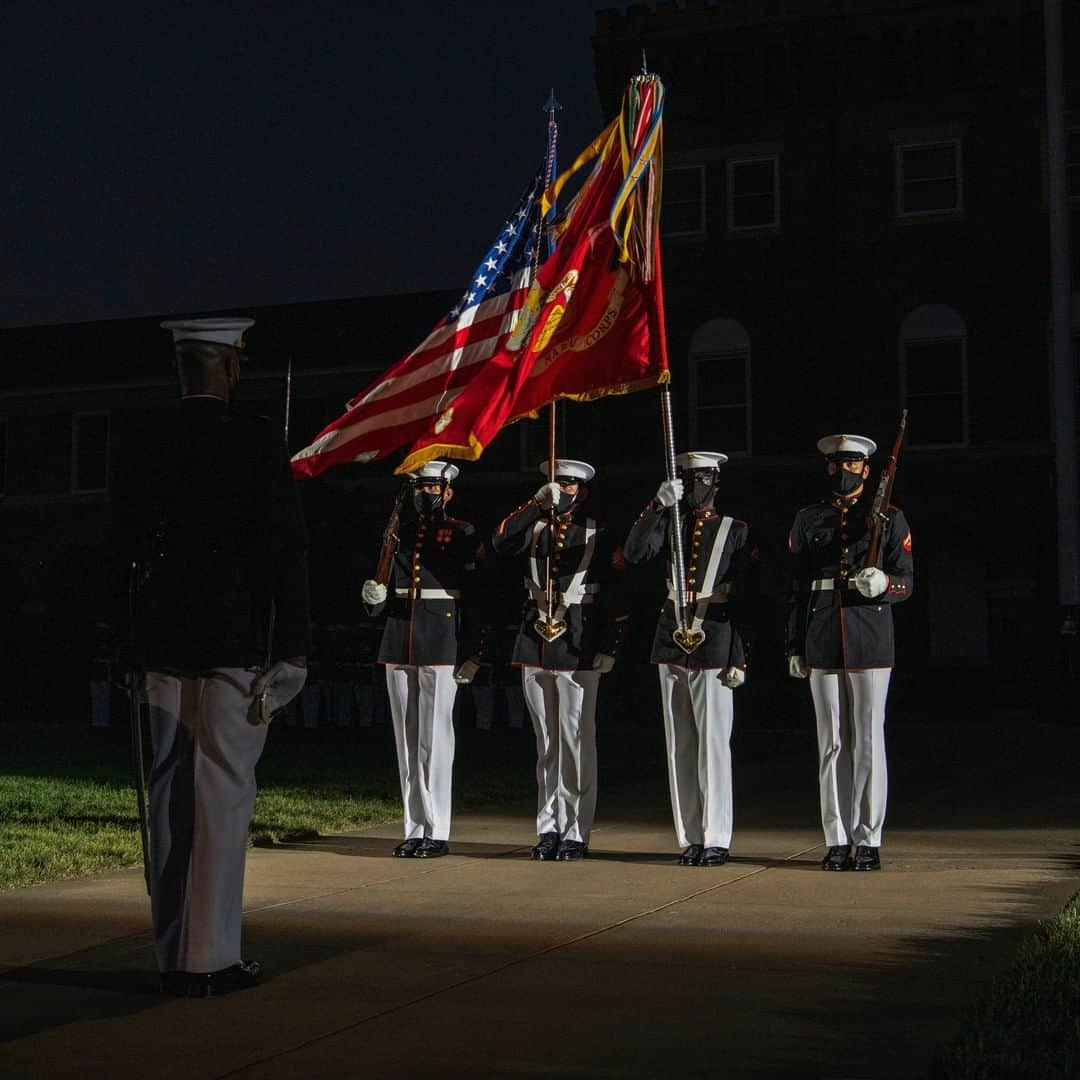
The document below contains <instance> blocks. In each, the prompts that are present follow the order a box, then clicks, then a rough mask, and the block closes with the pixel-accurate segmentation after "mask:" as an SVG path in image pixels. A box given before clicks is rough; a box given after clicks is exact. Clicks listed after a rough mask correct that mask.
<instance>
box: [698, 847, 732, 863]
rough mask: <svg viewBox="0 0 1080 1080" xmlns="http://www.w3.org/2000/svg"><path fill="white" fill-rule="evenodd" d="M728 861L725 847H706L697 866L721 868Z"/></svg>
mask: <svg viewBox="0 0 1080 1080" xmlns="http://www.w3.org/2000/svg"><path fill="white" fill-rule="evenodd" d="M727 860H728V849H727V848H726V847H707V848H706V849H705V850H704V851H703V852H702V853H701V858H700V859H698V861H697V864H698V866H723V865H724V863H726V862H727Z"/></svg>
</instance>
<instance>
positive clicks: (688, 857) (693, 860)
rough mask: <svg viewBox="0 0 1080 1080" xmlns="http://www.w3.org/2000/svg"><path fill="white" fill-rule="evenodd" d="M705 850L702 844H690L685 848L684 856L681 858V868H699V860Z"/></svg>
mask: <svg viewBox="0 0 1080 1080" xmlns="http://www.w3.org/2000/svg"><path fill="white" fill-rule="evenodd" d="M704 850H705V848H704V846H703V845H702V844H688V845H687V846H686V847H684V848H683V851H682V854H681V855H680V856H679V865H680V866H697V864H698V860H699V859H700V858H701V853H702V851H704Z"/></svg>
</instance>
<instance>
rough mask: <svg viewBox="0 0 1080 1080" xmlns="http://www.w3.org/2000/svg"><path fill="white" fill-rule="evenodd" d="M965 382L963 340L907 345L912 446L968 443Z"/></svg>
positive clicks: (906, 394) (907, 399)
mask: <svg viewBox="0 0 1080 1080" xmlns="http://www.w3.org/2000/svg"><path fill="white" fill-rule="evenodd" d="M964 382H965V379H964V342H963V340H962V339H959V338H958V339H955V340H952V341H918V342H914V341H909V342H906V343H905V345H904V403H905V404H906V405H907V407H908V409H909V410H910V416H909V418H908V444H909V445H910V446H936V445H949V444H953V445H955V444H957V443H961V444H962V443H965V442H967V422H966V417H965V408H964V397H965V392H964Z"/></svg>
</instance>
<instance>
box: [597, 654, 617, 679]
mask: <svg viewBox="0 0 1080 1080" xmlns="http://www.w3.org/2000/svg"><path fill="white" fill-rule="evenodd" d="M614 666H615V657H614V656H612V655H611V653H606V652H598V653H597V654H596V656H595V657H593V662H592V669H593V671H599V672H600V674H601V675H606V674H607V673H608V672H609V671H610V670H611V669H612V668H613V667H614Z"/></svg>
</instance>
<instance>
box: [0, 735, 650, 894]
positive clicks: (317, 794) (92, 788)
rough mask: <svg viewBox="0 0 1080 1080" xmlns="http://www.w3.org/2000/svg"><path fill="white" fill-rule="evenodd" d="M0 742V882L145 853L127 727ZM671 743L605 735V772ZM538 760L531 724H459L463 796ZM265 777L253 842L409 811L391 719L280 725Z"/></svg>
mask: <svg viewBox="0 0 1080 1080" xmlns="http://www.w3.org/2000/svg"><path fill="white" fill-rule="evenodd" d="M0 740H2V743H0V744H2V745H3V748H4V749H3V756H2V758H0V888H15V887H18V886H22V885H33V884H36V883H38V882H44V881H54V880H56V879H59V878H72V877H79V876H82V875H84V874H93V873H99V872H101V871H105V870H113V869H116V868H117V867H123V866H134V865H136V864H138V863H139V862H140V860H141V855H140V853H139V835H138V824H137V820H138V819H137V815H136V803H135V790H134V787H133V783H132V768H131V764H130V760H131V750H130V743H129V736H128V732H127V730H126V729H124V728H119V727H113V728H109V729H106V730H100V731H94V730H91V729H89V728H84V727H78V728H74V727H72V726H71V725H70V724H59V723H57V724H47V723H40V722H39V723H18V722H15V723H12V722H5V723H3V724H0ZM662 745H663V743H662V735H660V733H659V732H658V731H651V732H638V731H635V730H633V729H616V730H615V731H614V732H612V733H610V735H609V736H608V737H604V736H602V737H601V745H600V761H601V770H602V772H601V780H602V782H619V781H620V780H625V779H632V778H634V777H636V776H637V775H641V774H652V775H655V774H656V771H657V769H660V770H662V769H663V767H664V766H663V750H662ZM643 748H644V751H645V752H641V753H639V752H638V751H639V750H641V749H643ZM147 753H149V749H147ZM534 769H535V742H534V740H533V735H532V732H531V731H506V730H502V731H497V732H494V733H489V732H481V731H476V730H474V729H471V728H467V729H465V730H460V729H459V731H458V746H457V753H456V755H455V764H454V803H455V806H456V807H457V808H458V809H462V808H468V807H472V806H484V805H494V804H498V803H505V802H510V801H514V800H517V799H522V798H530V797H532V796H533V795H534V793H535V791H536V786H535V785H536V780H535V775H534ZM257 776H258V781H259V797H258V801H257V802H256V804H255V816H254V819H253V821H252V829H251V831H252V838H253V840H254V842H255V843H256V844H272V843H274V842H276V841H285V840H295V839H299V838H302V837H311V836H314V835H317V834H318V833H332V832H342V831H345V830H350V829H359V828H363V827H365V826H367V825H376V824H380V823H383V822H387V821H395V820H397V819H398V818H400V815H401V799H400V794H399V788H398V775H397V762H396V759H395V756H394V745H393V736H392V734H391V731H390V729H389V728H388V727H377V728H338V729H335V728H319V729H316V730H313V731H304V730H297V729H296V728H289V727H285V726H279V725H274V727H273V728H272V729H271V732H270V738H269V739H268V740H267V745H266V751H265V752H264V754H263V757H262V760H261V761H260V763H259V767H258V772H257Z"/></svg>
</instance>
